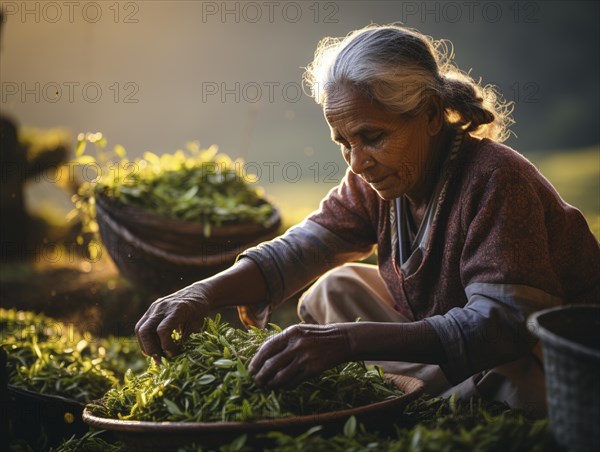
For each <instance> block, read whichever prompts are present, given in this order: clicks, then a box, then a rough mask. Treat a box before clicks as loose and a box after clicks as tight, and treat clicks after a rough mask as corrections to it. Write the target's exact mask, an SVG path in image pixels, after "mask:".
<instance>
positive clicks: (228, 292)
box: [194, 259, 267, 309]
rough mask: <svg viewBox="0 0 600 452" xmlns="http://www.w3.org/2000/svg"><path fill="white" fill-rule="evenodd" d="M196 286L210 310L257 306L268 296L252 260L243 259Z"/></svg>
mask: <svg viewBox="0 0 600 452" xmlns="http://www.w3.org/2000/svg"><path fill="white" fill-rule="evenodd" d="M194 286H195V291H197V293H198V294H199V296H200V297H201V298H202V299H204V300H206V301H207V302H208V304H209V305H210V309H219V308H222V307H226V306H238V305H251V304H256V303H260V302H261V301H263V300H264V299H265V298H266V295H267V286H266V283H265V281H264V278H263V276H262V273H261V272H260V270H259V268H258V266H257V265H256V264H255V263H254V262H253V261H251V260H250V259H242V260H240V261H238V262H236V263H235V264H234V265H233V266H231V267H229V268H228V269H226V270H223V271H222V272H220V273H217V274H216V275H214V276H211V277H209V278H206V279H204V280H202V281H198V282H196V283H194Z"/></svg>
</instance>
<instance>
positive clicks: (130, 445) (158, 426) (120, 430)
mask: <svg viewBox="0 0 600 452" xmlns="http://www.w3.org/2000/svg"><path fill="white" fill-rule="evenodd" d="M388 377H389V378H390V379H391V380H392V381H393V382H394V383H395V384H396V386H397V387H398V388H399V389H400V390H401V391H403V392H404V395H402V396H400V397H396V398H393V399H390V400H385V401H382V402H377V403H372V404H370V405H364V406H361V407H356V408H350V409H345V410H339V411H331V412H327V413H319V414H314V415H309V416H294V417H287V418H279V419H269V420H257V421H254V422H145V421H123V420H118V419H105V418H101V417H98V416H94V415H92V414H91V413H90V412H89V411H88V409H87V408H86V409H85V410H84V412H83V421H84V422H86V423H87V424H89V425H90V426H92V427H97V428H100V429H104V430H107V431H109V432H111V433H114V434H115V435H116V436H117V437H119V438H120V439H121V440H122V441H123V442H124V443H125V445H126V447H127V450H129V451H131V452H136V451H139V452H142V451H144V452H149V451H161V452H162V451H166V452H168V451H177V450H179V449H180V448H182V447H185V446H186V445H190V444H192V443H193V444H195V445H197V446H202V447H203V448H204V447H207V448H218V447H219V446H223V445H225V444H228V443H230V442H231V441H233V440H234V439H235V438H237V437H238V436H240V435H247V441H246V445H247V446H250V447H252V448H253V449H254V450H262V449H264V448H265V447H269V446H271V445H272V444H270V440H269V439H268V438H266V437H265V434H266V433H268V432H272V431H277V432H283V433H287V434H290V435H298V434H302V433H304V432H306V431H307V430H308V429H309V428H311V427H314V426H317V425H320V426H322V427H323V430H322V431H321V433H322V434H333V433H339V432H340V431H341V428H342V426H343V425H344V423H345V421H346V420H347V419H348V418H349V417H350V416H355V417H356V418H357V420H359V421H360V422H363V423H365V424H366V425H367V426H370V427H371V428H377V429H378V430H382V429H383V428H384V427H385V426H390V425H391V424H392V422H393V419H394V414H399V413H401V412H402V409H403V408H404V407H405V406H406V405H407V404H408V403H410V402H411V401H412V400H414V399H416V398H417V397H418V396H419V395H420V394H421V392H422V391H423V382H422V381H421V380H419V379H417V378H413V377H408V376H404V375H388Z"/></svg>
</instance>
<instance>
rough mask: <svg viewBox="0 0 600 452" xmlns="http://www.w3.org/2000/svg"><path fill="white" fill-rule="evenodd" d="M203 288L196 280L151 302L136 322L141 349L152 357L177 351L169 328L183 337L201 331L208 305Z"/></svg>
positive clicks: (171, 354)
mask: <svg viewBox="0 0 600 452" xmlns="http://www.w3.org/2000/svg"><path fill="white" fill-rule="evenodd" d="M206 292H207V291H206V290H205V289H204V288H203V286H202V283H195V284H192V285H191V286H188V287H185V288H183V289H181V290H179V291H177V292H175V293H173V294H171V295H167V296H166V297H162V298H159V299H158V300H156V301H155V302H154V303H152V304H151V305H150V307H149V308H148V310H147V311H146V313H145V314H144V315H143V317H142V318H141V319H140V320H139V321H138V323H137V324H136V325H135V335H136V336H137V339H138V342H139V344H140V348H141V349H142V352H144V353H145V354H146V355H148V356H153V357H155V358H158V357H160V356H162V355H167V356H173V355H174V354H175V353H177V348H178V346H177V344H176V343H175V341H174V339H173V338H172V337H171V335H172V332H173V330H176V331H178V332H179V333H181V335H182V337H183V338H186V337H187V336H189V335H190V333H193V332H195V331H200V329H201V327H202V323H203V321H204V317H206V316H207V315H208V312H209V311H210V309H211V305H210V302H209V297H208V294H207V293H206Z"/></svg>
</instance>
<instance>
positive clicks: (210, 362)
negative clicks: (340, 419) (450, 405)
mask: <svg viewBox="0 0 600 452" xmlns="http://www.w3.org/2000/svg"><path fill="white" fill-rule="evenodd" d="M273 327H274V328H275V329H273V330H259V329H256V328H251V329H250V330H248V331H245V330H239V329H234V328H231V327H230V326H229V325H228V324H227V323H226V322H222V321H221V319H220V316H219V315H217V316H216V317H215V319H214V320H213V319H208V318H207V319H206V320H205V322H204V326H203V328H202V330H201V331H200V332H199V333H194V334H192V335H190V337H189V338H188V340H187V341H185V342H184V343H183V344H182V347H183V352H182V353H181V354H180V355H178V356H176V357H174V358H173V359H170V360H168V359H166V358H163V360H162V363H161V364H160V365H158V364H155V363H151V364H150V366H149V367H148V370H147V371H146V372H145V373H143V374H140V375H134V374H133V372H128V373H127V374H126V375H125V384H124V385H123V386H122V387H120V388H114V389H111V390H110V391H109V392H108V393H107V394H106V395H105V396H104V397H103V398H102V400H101V401H99V402H98V403H94V404H91V405H88V409H90V411H91V412H92V413H93V414H95V415H97V416H100V417H106V418H116V419H128V420H144V421H161V422H162V421H173V422H214V421H224V422H225V421H250V420H256V419H275V418H281V417H287V416H300V415H309V414H316V413H322V412H328V411H334V410H342V409H348V408H353V407H357V406H362V405H366V404H370V403H373V402H379V401H383V400H386V399H389V398H393V397H397V396H400V395H402V393H401V392H400V391H399V390H398V389H397V388H396V387H395V386H394V385H393V384H392V383H390V382H388V381H386V380H385V379H384V376H383V373H382V371H381V370H380V369H378V368H374V369H367V367H366V366H365V365H364V363H361V362H351V363H347V364H344V365H340V366H337V367H335V368H333V369H330V370H328V371H326V372H324V373H323V374H321V375H320V376H318V377H315V378H312V379H309V380H307V381H305V382H303V383H301V384H299V385H298V386H297V387H295V388H293V389H283V390H268V389H265V388H261V387H259V386H257V385H256V384H255V383H254V380H253V379H252V377H251V376H250V375H249V373H248V369H247V366H248V364H249V362H250V360H251V358H252V357H253V356H254V355H255V354H256V352H257V351H258V348H259V347H260V345H261V344H262V343H263V342H264V341H265V340H266V339H268V338H269V337H270V336H271V335H273V334H278V333H279V332H280V331H281V330H280V329H278V328H276V327H275V326H274V325H273Z"/></svg>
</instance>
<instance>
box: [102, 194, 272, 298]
mask: <svg viewBox="0 0 600 452" xmlns="http://www.w3.org/2000/svg"><path fill="white" fill-rule="evenodd" d="M96 219H97V222H98V227H99V230H100V236H101V238H102V242H103V243H104V245H105V247H106V249H107V250H108V253H109V254H110V256H111V257H112V259H113V261H114V262H115V265H116V266H117V268H118V269H119V271H120V273H121V274H122V275H123V276H124V277H125V278H127V279H128V280H130V281H131V282H132V283H134V284H136V285H138V286H140V287H141V288H143V289H145V290H147V291H150V292H154V293H156V294H157V295H164V294H167V293H171V292H174V291H176V290H178V289H180V288H182V287H184V286H186V285H188V284H190V283H192V282H194V281H198V280H200V279H203V278H207V277H209V276H212V275H214V274H215V273H217V272H219V271H221V270H224V269H225V268H227V267H229V266H231V265H232V264H233V263H234V261H235V259H236V257H237V256H238V255H239V254H240V253H241V252H242V251H244V250H246V249H247V248H250V247H252V246H255V245H257V244H259V243H261V242H263V241H266V240H270V239H272V238H274V237H275V236H276V234H277V232H278V230H279V227H280V225H281V217H280V214H279V211H278V210H277V209H274V212H273V215H272V216H271V217H270V218H269V220H268V221H267V223H266V225H262V224H233V225H224V226H220V227H212V228H211V231H210V236H209V237H206V236H205V232H204V225H203V224H202V223H191V222H186V221H181V220H175V219H170V218H164V217H160V216H158V215H155V214H153V213H151V212H148V211H145V210H143V209H139V208H137V207H133V206H128V205H123V204H121V203H118V202H116V201H114V200H113V199H111V198H109V197H107V196H105V195H99V196H97V197H96Z"/></svg>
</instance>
